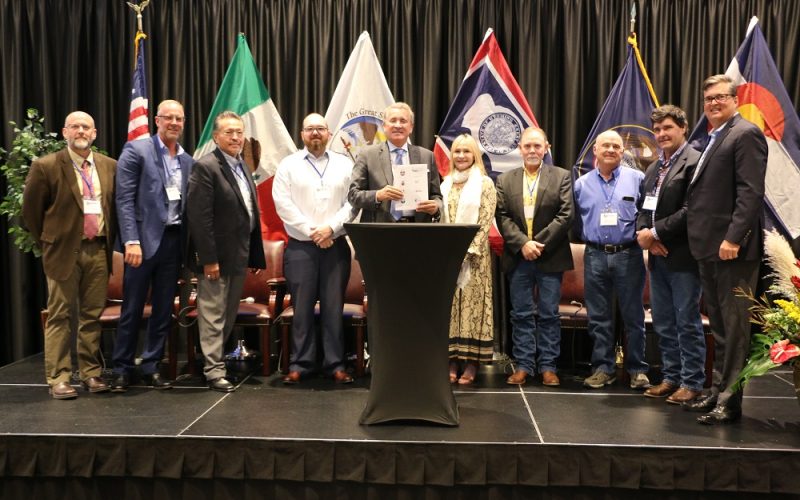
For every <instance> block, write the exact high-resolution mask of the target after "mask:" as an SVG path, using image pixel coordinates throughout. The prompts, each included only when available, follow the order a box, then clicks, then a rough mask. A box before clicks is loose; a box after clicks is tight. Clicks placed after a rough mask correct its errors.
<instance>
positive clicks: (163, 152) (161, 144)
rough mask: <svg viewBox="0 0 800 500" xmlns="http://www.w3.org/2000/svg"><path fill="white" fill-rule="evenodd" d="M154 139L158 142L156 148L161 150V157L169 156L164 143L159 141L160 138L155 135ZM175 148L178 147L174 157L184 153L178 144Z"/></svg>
mask: <svg viewBox="0 0 800 500" xmlns="http://www.w3.org/2000/svg"><path fill="white" fill-rule="evenodd" d="M156 139H157V140H158V148H159V149H160V150H161V154H162V155H164V154H166V155H169V149H168V148H167V145H166V144H164V141H162V140H161V136H160V135H158V134H156ZM177 146H178V149H177V150H176V151H177V154H176V155H175V156H180V155H182V154H183V153H184V152H185V151H184V150H183V146H181V145H180V144H177Z"/></svg>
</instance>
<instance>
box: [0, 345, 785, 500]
mask: <svg viewBox="0 0 800 500" xmlns="http://www.w3.org/2000/svg"><path fill="white" fill-rule="evenodd" d="M409 369H413V365H412V364H410V365H409ZM510 369H511V367H510V366H503V365H502V364H498V365H494V366H491V367H488V368H487V369H485V370H484V371H482V372H481V375H480V376H479V377H478V379H477V381H476V385H475V387H472V388H468V389H460V388H459V387H458V386H454V389H455V395H456V400H457V401H458V404H459V408H460V414H461V423H460V426H458V427H455V428H448V427H437V426H430V425H417V424H413V423H405V424H389V425H380V426H361V425H359V424H358V423H357V422H358V417H359V415H360V413H361V410H362V409H363V406H364V403H365V401H366V397H367V391H368V387H369V377H366V378H363V379H361V380H356V382H355V383H354V384H352V385H349V386H338V385H335V384H334V383H333V382H332V381H330V380H326V379H323V378H315V379H312V380H308V381H306V382H305V383H302V384H300V385H297V386H284V385H282V384H281V382H280V376H279V375H273V376H272V377H269V378H263V377H258V376H250V377H247V378H245V379H244V380H243V381H241V383H240V384H239V386H238V388H237V391H236V392H234V393H231V394H220V393H216V392H212V391H209V390H208V389H206V388H205V387H204V386H203V385H202V383H201V381H200V379H199V378H194V379H185V380H182V381H180V382H179V384H178V386H177V387H176V388H175V389H174V390H169V391H156V390H153V389H150V388H147V387H144V386H133V387H132V388H131V389H130V390H129V391H128V392H127V393H125V394H111V393H105V394H89V393H87V392H85V391H83V390H80V389H79V397H78V398H77V399H76V400H71V401H55V400H53V399H51V398H50V397H49V395H48V392H47V386H46V384H44V374H43V370H44V368H43V360H42V356H41V355H37V356H33V357H30V358H26V359H24V360H21V361H18V362H16V363H14V364H11V365H8V366H5V367H2V368H0V471H2V483H0V484H2V487H0V496H2V498H15V499H26V500H28V499H34V498H59V499H61V498H82V499H93V498H98V499H105V498H137V499H138V498H141V499H152V498H186V499H203V498H236V499H249V498H278V499H282V498H347V499H361V498H364V499H366V498H376V499H394V498H398V499H399V498H409V499H410V498H431V499H434V498H459V499H460V498H519V499H528V498H569V499H573V498H637V499H641V498H681V499H683V498H720V499H722V498H732V497H738V498H748V499H760V498H770V499H774V498H798V497H800V406H799V405H798V401H797V399H796V398H795V396H794V389H793V385H792V382H791V373H790V372H789V371H788V370H784V371H780V372H777V373H775V374H770V375H767V376H765V377H762V378H760V379H757V380H755V381H754V382H753V383H752V384H751V385H750V387H748V389H747V391H746V392H745V396H746V397H745V400H744V417H743V418H742V421H741V422H740V423H738V424H734V425H729V426H722V427H706V426H703V425H700V424H697V423H695V417H696V414H692V413H688V412H685V411H683V410H682V409H681V408H680V407H676V406H672V405H668V404H666V403H665V402H664V401H663V400H660V399H658V400H657V399H649V398H645V397H643V396H642V395H641V393H639V392H634V391H632V390H630V389H628V388H627V387H625V386H624V385H622V383H621V382H620V381H618V382H617V383H616V384H615V385H614V386H612V387H610V388H609V389H608V390H601V391H593V390H588V389H583V388H582V386H581V383H580V382H581V380H582V376H583V375H584V374H582V373H562V374H561V375H562V386H561V387H559V388H548V387H544V386H542V385H541V383H540V382H539V381H538V380H536V381H534V382H530V381H529V382H528V384H527V385H525V386H523V387H521V388H518V387H513V386H508V385H506V384H505V377H506V374H505V373H504V372H506V371H508V370H510Z"/></svg>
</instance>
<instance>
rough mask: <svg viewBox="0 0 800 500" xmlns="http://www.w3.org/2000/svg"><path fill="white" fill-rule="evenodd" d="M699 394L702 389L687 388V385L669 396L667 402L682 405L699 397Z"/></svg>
mask: <svg viewBox="0 0 800 500" xmlns="http://www.w3.org/2000/svg"><path fill="white" fill-rule="evenodd" d="M699 395H700V391H693V390H691V389H687V388H686V387H681V388H680V389H678V390H677V391H675V392H673V393H672V394H671V395H670V397H668V398H667V403H669V404H672V405H681V404H683V403H688V402H689V401H693V400H695V399H697V396H699Z"/></svg>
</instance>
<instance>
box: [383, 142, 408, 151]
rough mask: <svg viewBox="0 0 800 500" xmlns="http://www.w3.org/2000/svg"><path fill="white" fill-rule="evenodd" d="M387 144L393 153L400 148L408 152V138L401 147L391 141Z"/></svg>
mask: <svg viewBox="0 0 800 500" xmlns="http://www.w3.org/2000/svg"><path fill="white" fill-rule="evenodd" d="M386 144H388V145H389V151H391V152H392V153H394V152H395V151H397V150H398V149H402V150H403V151H405V153H406V154H408V140H406V142H405V144H403V145H402V146H399V147H398V146H395V145H394V144H392V143H391V142H387V143H386Z"/></svg>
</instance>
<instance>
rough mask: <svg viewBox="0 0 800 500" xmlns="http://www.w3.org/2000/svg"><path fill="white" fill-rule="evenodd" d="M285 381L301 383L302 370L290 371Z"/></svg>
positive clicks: (288, 383)
mask: <svg viewBox="0 0 800 500" xmlns="http://www.w3.org/2000/svg"><path fill="white" fill-rule="evenodd" d="M283 383H284V384H286V385H292V384H299V383H300V372H296V371H290V372H289V373H287V374H286V375H285V376H284V377H283Z"/></svg>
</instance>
